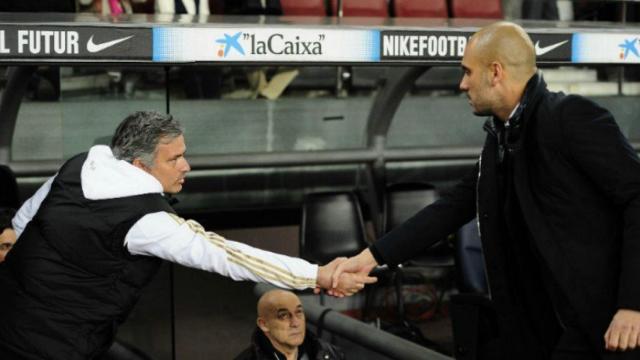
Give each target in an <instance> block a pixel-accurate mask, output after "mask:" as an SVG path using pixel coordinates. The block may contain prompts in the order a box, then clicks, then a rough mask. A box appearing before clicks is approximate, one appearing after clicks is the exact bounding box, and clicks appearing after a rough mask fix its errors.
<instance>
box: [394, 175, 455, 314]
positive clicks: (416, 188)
mask: <svg viewBox="0 0 640 360" xmlns="http://www.w3.org/2000/svg"><path fill="white" fill-rule="evenodd" d="M437 199H438V193H437V191H436V189H435V188H434V187H433V186H432V185H430V184H426V183H398V184H393V185H390V186H388V187H387V189H386V191H385V196H384V203H383V207H384V231H385V233H387V232H389V231H391V230H393V229H394V228H395V227H397V226H399V225H401V224H402V223H404V222H405V221H407V220H408V219H409V218H411V217H412V216H413V215H415V214H416V213H417V212H418V211H420V210H421V209H422V208H424V207H425V206H427V205H429V204H431V203H433V202H435V201H436V200H437ZM453 265H454V258H453V248H452V246H451V244H450V243H449V241H448V240H447V239H446V238H445V239H442V240H441V241H439V242H437V243H435V244H434V245H432V246H431V247H429V248H428V249H427V250H426V251H424V252H423V253H421V254H417V256H416V257H414V258H413V259H411V260H409V261H407V262H406V263H404V264H403V266H399V267H398V268H396V269H395V284H394V285H395V290H396V297H397V312H398V315H399V317H400V319H401V320H402V321H406V313H405V306H404V299H403V298H402V287H403V286H404V282H405V280H404V278H405V272H409V271H411V268H451V269H453ZM443 279H444V280H445V283H441V284H439V288H440V289H439V290H442V291H444V289H445V288H446V287H448V282H449V281H448V280H447V277H446V276H445V277H444V278H443Z"/></svg>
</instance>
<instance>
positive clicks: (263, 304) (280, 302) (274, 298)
mask: <svg viewBox="0 0 640 360" xmlns="http://www.w3.org/2000/svg"><path fill="white" fill-rule="evenodd" d="M256 322H257V324H258V327H259V328H260V330H262V332H263V333H264V335H265V336H266V337H267V338H268V339H269V341H270V342H271V344H272V345H273V347H275V348H276V349H277V350H278V351H280V352H282V353H291V352H295V351H297V350H296V349H297V348H298V346H300V344H302V342H303V341H304V336H305V331H306V325H305V317H304V310H303V309H302V304H301V303H300V299H299V298H298V296H296V294H294V293H292V292H291V291H285V290H271V291H267V292H266V293H264V295H262V296H261V297H260V300H258V319H257V321H256Z"/></svg>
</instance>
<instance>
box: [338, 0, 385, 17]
mask: <svg viewBox="0 0 640 360" xmlns="http://www.w3.org/2000/svg"><path fill="white" fill-rule="evenodd" d="M331 10H332V14H333V15H334V16H337V14H338V0H331ZM342 14H343V15H344V16H363V17H388V16H389V8H388V5H387V0H343V1H342Z"/></svg>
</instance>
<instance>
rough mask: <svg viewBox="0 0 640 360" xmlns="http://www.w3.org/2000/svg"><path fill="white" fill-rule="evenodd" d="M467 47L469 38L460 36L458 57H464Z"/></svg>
mask: <svg viewBox="0 0 640 360" xmlns="http://www.w3.org/2000/svg"><path fill="white" fill-rule="evenodd" d="M465 47H467V38H466V37H464V36H458V56H463V55H464V48H465Z"/></svg>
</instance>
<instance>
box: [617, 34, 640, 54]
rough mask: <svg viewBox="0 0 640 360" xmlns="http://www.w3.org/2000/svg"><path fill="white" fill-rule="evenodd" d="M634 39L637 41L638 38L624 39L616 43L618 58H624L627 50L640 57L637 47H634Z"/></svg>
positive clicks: (627, 52)
mask: <svg viewBox="0 0 640 360" xmlns="http://www.w3.org/2000/svg"><path fill="white" fill-rule="evenodd" d="M636 41H638V38H635V39H631V40H626V39H625V40H624V43H622V44H619V45H618V46H619V47H620V59H626V58H627V56H629V52H631V53H633V55H635V56H637V57H640V53H638V49H637V48H636ZM623 51H624V53H623Z"/></svg>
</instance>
